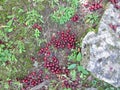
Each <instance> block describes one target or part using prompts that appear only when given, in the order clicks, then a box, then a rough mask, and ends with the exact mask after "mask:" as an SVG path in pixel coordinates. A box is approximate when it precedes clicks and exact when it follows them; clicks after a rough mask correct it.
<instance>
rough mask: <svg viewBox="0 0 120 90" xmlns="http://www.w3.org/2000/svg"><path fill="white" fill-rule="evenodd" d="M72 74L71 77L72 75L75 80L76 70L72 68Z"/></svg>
mask: <svg viewBox="0 0 120 90" xmlns="http://www.w3.org/2000/svg"><path fill="white" fill-rule="evenodd" d="M70 75H71V77H72V80H75V79H76V71H75V70H72V71H71V72H70Z"/></svg>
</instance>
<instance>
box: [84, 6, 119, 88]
mask: <svg viewBox="0 0 120 90" xmlns="http://www.w3.org/2000/svg"><path fill="white" fill-rule="evenodd" d="M110 24H113V25H115V26H117V27H116V29H112V28H111V27H110ZM82 55H83V60H82V65H83V66H84V67H85V68H86V69H87V70H89V71H90V72H91V73H92V74H93V75H94V76H96V77H97V78H99V79H100V80H104V81H105V82H108V83H109V84H111V85H113V86H115V87H120V10H117V9H116V8H114V6H113V5H112V4H108V8H107V9H106V11H105V12H104V14H103V16H102V19H101V21H100V24H99V28H98V33H97V34H95V33H94V32H89V33H88V34H87V35H86V36H85V37H84V39H83V42H82Z"/></svg>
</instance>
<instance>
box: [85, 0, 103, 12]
mask: <svg viewBox="0 0 120 90" xmlns="http://www.w3.org/2000/svg"><path fill="white" fill-rule="evenodd" d="M101 2H102V0H101V1H99V2H94V3H90V2H88V3H85V4H84V6H85V7H86V8H89V10H90V11H96V10H98V9H100V8H103V6H102V4H101Z"/></svg>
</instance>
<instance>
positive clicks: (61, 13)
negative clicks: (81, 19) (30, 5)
mask: <svg viewBox="0 0 120 90" xmlns="http://www.w3.org/2000/svg"><path fill="white" fill-rule="evenodd" d="M74 12H75V11H74V9H73V8H71V7H59V9H58V10H57V11H56V12H54V13H53V14H51V15H50V16H51V19H52V20H53V21H55V22H57V23H60V24H64V23H66V22H67V21H68V20H69V19H70V18H71V17H72V16H73V15H74Z"/></svg>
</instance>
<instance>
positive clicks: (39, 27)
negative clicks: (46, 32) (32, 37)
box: [32, 23, 42, 31]
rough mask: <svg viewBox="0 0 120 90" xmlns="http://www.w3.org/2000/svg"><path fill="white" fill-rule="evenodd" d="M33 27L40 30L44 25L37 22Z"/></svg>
mask: <svg viewBox="0 0 120 90" xmlns="http://www.w3.org/2000/svg"><path fill="white" fill-rule="evenodd" d="M32 28H34V29H38V30H40V31H41V30H42V27H41V26H40V25H39V24H37V23H35V24H34V25H33V26H32Z"/></svg>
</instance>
